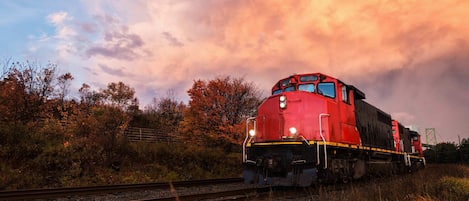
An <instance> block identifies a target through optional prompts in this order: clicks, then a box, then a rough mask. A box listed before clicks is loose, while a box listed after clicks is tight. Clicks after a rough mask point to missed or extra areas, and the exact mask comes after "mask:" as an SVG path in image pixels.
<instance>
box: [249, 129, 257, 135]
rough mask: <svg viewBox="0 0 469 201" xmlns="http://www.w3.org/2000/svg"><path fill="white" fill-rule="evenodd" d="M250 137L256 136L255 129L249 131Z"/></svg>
mask: <svg viewBox="0 0 469 201" xmlns="http://www.w3.org/2000/svg"><path fill="white" fill-rule="evenodd" d="M249 136H251V137H254V136H256V131H255V130H254V129H251V130H249Z"/></svg>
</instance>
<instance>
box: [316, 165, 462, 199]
mask: <svg viewBox="0 0 469 201" xmlns="http://www.w3.org/2000/svg"><path fill="white" fill-rule="evenodd" d="M348 185H349V186H348V187H346V188H345V189H344V190H338V189H334V188H337V187H336V186H327V187H321V188H320V189H319V194H318V195H314V196H312V200H330V201H336V200H337V201H339V200H340V201H400V200H401V201H440V200H441V201H469V166H464V165H454V164H453V165H448V164H445V165H441V164H438V165H436V164H435V165H429V166H427V168H426V169H424V170H421V171H418V172H416V173H414V174H405V175H396V176H393V177H388V178H379V179H375V180H373V181H367V182H355V183H351V184H348Z"/></svg>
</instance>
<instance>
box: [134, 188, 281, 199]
mask: <svg viewBox="0 0 469 201" xmlns="http://www.w3.org/2000/svg"><path fill="white" fill-rule="evenodd" d="M271 190H272V188H271V187H258V188H246V189H237V190H227V191H220V192H211V193H196V194H190V195H182V196H177V195H175V196H172V197H166V198H155V199H144V200H141V201H173V200H179V201H184V200H206V199H215V198H217V200H239V199H246V198H252V197H255V196H258V195H260V194H265V193H268V192H270V191H271Z"/></svg>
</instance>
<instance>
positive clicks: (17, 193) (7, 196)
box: [0, 178, 243, 200]
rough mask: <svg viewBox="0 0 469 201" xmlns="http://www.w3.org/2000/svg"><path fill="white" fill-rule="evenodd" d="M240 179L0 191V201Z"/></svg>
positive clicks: (186, 185) (188, 185)
mask: <svg viewBox="0 0 469 201" xmlns="http://www.w3.org/2000/svg"><path fill="white" fill-rule="evenodd" d="M242 181H243V180H242V178H228V179H210V180H195V181H179V182H160V183H143V184H120V185H107V186H86V187H71V188H54V189H28V190H14V191H0V200H20V199H52V198H59V197H69V196H76V195H96V194H103V193H115V192H128V191H142V190H155V189H165V188H166V189H174V188H178V187H193V186H204V185H215V184H228V183H241V182H242Z"/></svg>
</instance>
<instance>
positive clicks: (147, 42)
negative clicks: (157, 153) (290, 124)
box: [0, 0, 469, 143]
mask: <svg viewBox="0 0 469 201" xmlns="http://www.w3.org/2000/svg"><path fill="white" fill-rule="evenodd" d="M468 18H469V1H467V0H460V1H458V0H441V1H423V0H405V1H400V0H383V1H379V0H376V1H369V0H366V1H362V2H360V1H357V0H351V1H347V0H345V1H344V0H341V1H339V0H337V1H335V0H329V1H325V0H324V1H321V0H295V1H285V0H276V1H274V0H265V1H261V0H155V1H139V0H132V1H130V0H128V1H119V0H89V1H77V0H67V1H56V0H41V1H29V0H4V1H0V30H1V37H0V44H2V48H1V49H0V61H1V62H2V63H1V64H2V66H3V65H4V62H5V61H7V60H8V59H10V58H11V60H12V61H20V62H23V61H26V60H30V61H36V62H38V63H39V64H40V65H46V64H47V63H48V62H52V63H56V64H57V65H58V67H59V69H60V72H62V73H65V72H70V73H72V75H73V76H74V77H75V80H74V81H73V86H72V88H73V89H72V90H74V91H77V90H78V88H79V87H80V86H81V84H82V83H87V84H89V85H91V86H92V87H93V88H94V89H99V88H105V87H106V85H107V84H108V83H109V82H118V81H122V82H124V83H126V84H127V85H130V86H131V87H133V88H135V90H136V92H137V97H138V98H139V99H140V106H141V107H142V108H143V106H145V105H146V104H148V103H150V102H151V100H152V98H154V97H161V96H164V95H166V93H167V91H168V90H172V91H173V92H174V93H175V94H176V96H177V98H178V99H180V100H183V101H187V100H188V96H187V90H188V89H189V88H190V87H191V85H192V83H193V80H195V79H205V80H206V79H212V78H215V77H217V76H226V75H230V76H234V77H244V79H245V80H247V81H251V82H253V83H255V84H256V85H257V86H258V87H259V88H260V89H261V90H263V91H265V93H264V95H268V94H269V90H270V88H271V86H272V85H273V84H274V83H275V82H276V81H277V80H278V79H281V78H283V77H287V76H289V75H291V74H293V73H307V72H322V73H326V74H329V75H331V76H334V77H338V78H339V79H341V80H342V81H344V82H346V83H348V84H352V85H354V86H356V87H357V88H359V89H361V90H362V91H363V92H365V93H366V96H367V101H368V102H370V103H371V104H373V105H375V106H377V107H379V108H381V109H382V110H383V111H386V112H388V113H390V114H391V115H392V116H393V118H395V119H398V120H400V121H401V122H402V123H403V124H404V125H417V126H418V127H419V128H420V130H421V134H423V141H424V142H425V136H424V135H425V134H424V131H425V128H435V129H436V133H437V135H438V140H439V141H440V142H441V141H450V142H456V143H457V141H458V135H459V136H460V137H461V138H469V107H468V104H469V22H468V20H469V19H468ZM72 96H73V95H72Z"/></svg>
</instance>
